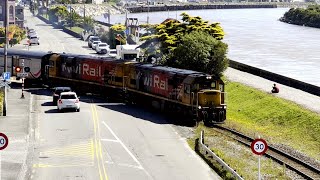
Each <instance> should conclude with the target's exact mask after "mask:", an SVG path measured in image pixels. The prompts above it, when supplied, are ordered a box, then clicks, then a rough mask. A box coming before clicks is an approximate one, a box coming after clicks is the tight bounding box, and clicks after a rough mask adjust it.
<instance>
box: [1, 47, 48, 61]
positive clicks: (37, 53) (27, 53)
mask: <svg viewBox="0 0 320 180" xmlns="http://www.w3.org/2000/svg"><path fill="white" fill-rule="evenodd" d="M7 52H8V55H9V56H19V57H28V58H39V59H41V58H42V57H43V56H45V55H47V54H50V53H48V52H45V51H28V50H17V49H11V48H9V49H8V50H7ZM0 55H4V49H3V48H0Z"/></svg>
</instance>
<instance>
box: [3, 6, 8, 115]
mask: <svg viewBox="0 0 320 180" xmlns="http://www.w3.org/2000/svg"><path fill="white" fill-rule="evenodd" d="M8 7H9V5H8V0H5V6H4V9H5V25H4V26H5V33H4V34H5V45H4V69H3V72H7V60H8V34H9V13H8V12H9V8H8ZM2 113H3V116H7V87H6V86H4V101H3V112H2Z"/></svg>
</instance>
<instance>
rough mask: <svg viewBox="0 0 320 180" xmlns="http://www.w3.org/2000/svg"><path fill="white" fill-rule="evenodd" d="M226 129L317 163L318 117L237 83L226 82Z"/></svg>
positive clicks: (319, 116)
mask: <svg viewBox="0 0 320 180" xmlns="http://www.w3.org/2000/svg"><path fill="white" fill-rule="evenodd" d="M226 91H227V93H228V110H227V121H226V125H227V126H229V127H233V128H235V129H237V130H239V131H241V132H244V133H246V134H248V135H251V136H253V137H257V136H258V135H260V136H261V137H262V138H265V139H266V140H267V142H268V143H272V144H284V145H287V146H290V147H292V148H294V149H296V150H298V151H300V152H302V153H305V154H306V155H308V156H310V157H313V158H315V159H317V160H320V154H319V149H320V115H319V114H317V113H314V112H311V111H309V110H306V109H304V108H302V107H300V106H299V105H297V104H295V103H292V102H290V101H287V100H284V99H280V98H277V97H275V96H272V95H270V94H267V93H264V92H261V91H259V90H256V89H253V88H251V87H248V86H245V85H242V84H240V83H234V82H227V85H226Z"/></svg>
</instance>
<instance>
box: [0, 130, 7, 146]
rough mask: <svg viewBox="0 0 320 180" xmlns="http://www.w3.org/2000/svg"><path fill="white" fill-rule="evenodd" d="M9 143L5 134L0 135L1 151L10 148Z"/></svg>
mask: <svg viewBox="0 0 320 180" xmlns="http://www.w3.org/2000/svg"><path fill="white" fill-rule="evenodd" d="M8 143H9V140H8V137H7V136H6V135H5V134H3V133H0V150H3V149H5V148H6V147H7V146H8Z"/></svg>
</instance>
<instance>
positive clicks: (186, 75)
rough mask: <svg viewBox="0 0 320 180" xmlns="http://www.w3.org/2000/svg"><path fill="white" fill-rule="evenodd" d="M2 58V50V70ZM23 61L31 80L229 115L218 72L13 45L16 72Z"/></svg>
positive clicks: (215, 119) (221, 117)
mask: <svg viewBox="0 0 320 180" xmlns="http://www.w3.org/2000/svg"><path fill="white" fill-rule="evenodd" d="M1 59H3V50H1V51H0V61H1V62H2V64H1V63H0V71H1V70H2V71H3V67H4V66H3V60H1ZM22 60H23V61H24V64H23V65H24V66H28V67H30V71H29V72H28V74H29V75H28V77H27V78H28V79H27V80H30V81H31V80H32V81H38V82H42V83H44V84H47V85H50V86H61V85H68V86H71V87H77V89H81V90H83V91H85V92H93V93H99V94H102V95H105V96H120V97H122V99H123V100H124V101H125V102H126V103H129V104H144V105H147V106H149V107H151V106H152V107H154V108H156V109H158V110H160V111H161V112H169V113H175V114H178V115H180V114H181V115H185V116H186V117H191V119H192V120H194V121H201V120H203V121H204V122H205V123H222V122H224V121H225V119H226V107H227V105H226V93H225V84H224V82H223V81H222V80H221V78H219V77H216V76H212V75H209V74H205V73H201V72H196V71H191V70H184V69H177V68H172V67H165V66H159V65H154V64H147V63H143V62H138V61H136V60H127V59H125V60H123V59H116V58H112V57H102V58H101V57H97V56H89V55H77V54H65V53H52V52H31V51H22V50H13V49H10V50H9V51H8V69H9V71H11V72H12V74H13V75H16V73H15V72H14V67H16V66H21V65H22V64H21V63H22ZM1 68H2V69H1Z"/></svg>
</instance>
